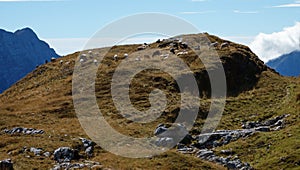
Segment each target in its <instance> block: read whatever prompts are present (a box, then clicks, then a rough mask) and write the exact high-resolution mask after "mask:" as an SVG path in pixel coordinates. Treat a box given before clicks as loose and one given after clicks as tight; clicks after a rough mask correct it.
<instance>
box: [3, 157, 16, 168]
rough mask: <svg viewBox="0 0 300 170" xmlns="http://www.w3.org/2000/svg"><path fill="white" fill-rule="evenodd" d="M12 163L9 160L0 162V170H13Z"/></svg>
mask: <svg viewBox="0 0 300 170" xmlns="http://www.w3.org/2000/svg"><path fill="white" fill-rule="evenodd" d="M13 169H14V168H13V163H12V162H11V160H10V159H6V160H3V161H0V170H13Z"/></svg>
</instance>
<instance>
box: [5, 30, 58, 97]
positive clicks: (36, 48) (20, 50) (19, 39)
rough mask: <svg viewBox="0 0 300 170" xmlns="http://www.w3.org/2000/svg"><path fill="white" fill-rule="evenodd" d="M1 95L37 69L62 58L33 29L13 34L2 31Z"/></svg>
mask: <svg viewBox="0 0 300 170" xmlns="http://www.w3.org/2000/svg"><path fill="white" fill-rule="evenodd" d="M0 44H1V45H0V67H1V70H0V82H1V84H0V93H2V92H3V91H4V90H6V89H7V88H8V87H10V86H11V85H12V84H14V83H16V82H17V81H18V80H20V79H21V78H22V77H24V76H25V75H27V74H28V73H30V72H31V71H33V70H34V69H35V67H36V66H37V65H41V64H44V63H45V61H46V60H47V61H50V59H51V58H52V57H54V58H58V57H60V56H59V55H58V54H56V52H55V51H54V49H52V48H50V46H49V45H48V44H47V43H46V42H45V41H42V40H40V39H39V38H38V36H37V35H36V34H35V32H34V31H33V30H32V29H31V28H23V29H20V30H17V31H15V32H14V33H13V32H8V31H5V30H3V29H0Z"/></svg>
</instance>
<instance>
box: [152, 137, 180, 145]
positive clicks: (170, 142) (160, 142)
mask: <svg viewBox="0 0 300 170" xmlns="http://www.w3.org/2000/svg"><path fill="white" fill-rule="evenodd" d="M154 144H155V145H156V146H159V147H172V146H174V145H175V142H174V140H173V138H169V137H162V138H158V139H157V140H156V141H155V142H154Z"/></svg>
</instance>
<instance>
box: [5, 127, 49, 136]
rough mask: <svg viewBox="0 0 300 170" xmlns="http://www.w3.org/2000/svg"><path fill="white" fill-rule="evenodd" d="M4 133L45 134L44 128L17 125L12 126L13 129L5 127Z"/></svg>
mask: <svg viewBox="0 0 300 170" xmlns="http://www.w3.org/2000/svg"><path fill="white" fill-rule="evenodd" d="M3 131H4V133H6V134H10V135H13V134H18V133H23V134H26V135H36V134H43V133H44V130H39V129H33V128H23V127H15V128H12V129H11V130H8V129H5V130H3Z"/></svg>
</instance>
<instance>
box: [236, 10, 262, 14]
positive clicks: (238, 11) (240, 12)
mask: <svg viewBox="0 0 300 170" xmlns="http://www.w3.org/2000/svg"><path fill="white" fill-rule="evenodd" d="M233 12H234V13H238V14H257V13H259V12H258V11H240V10H234V11H233Z"/></svg>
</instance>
